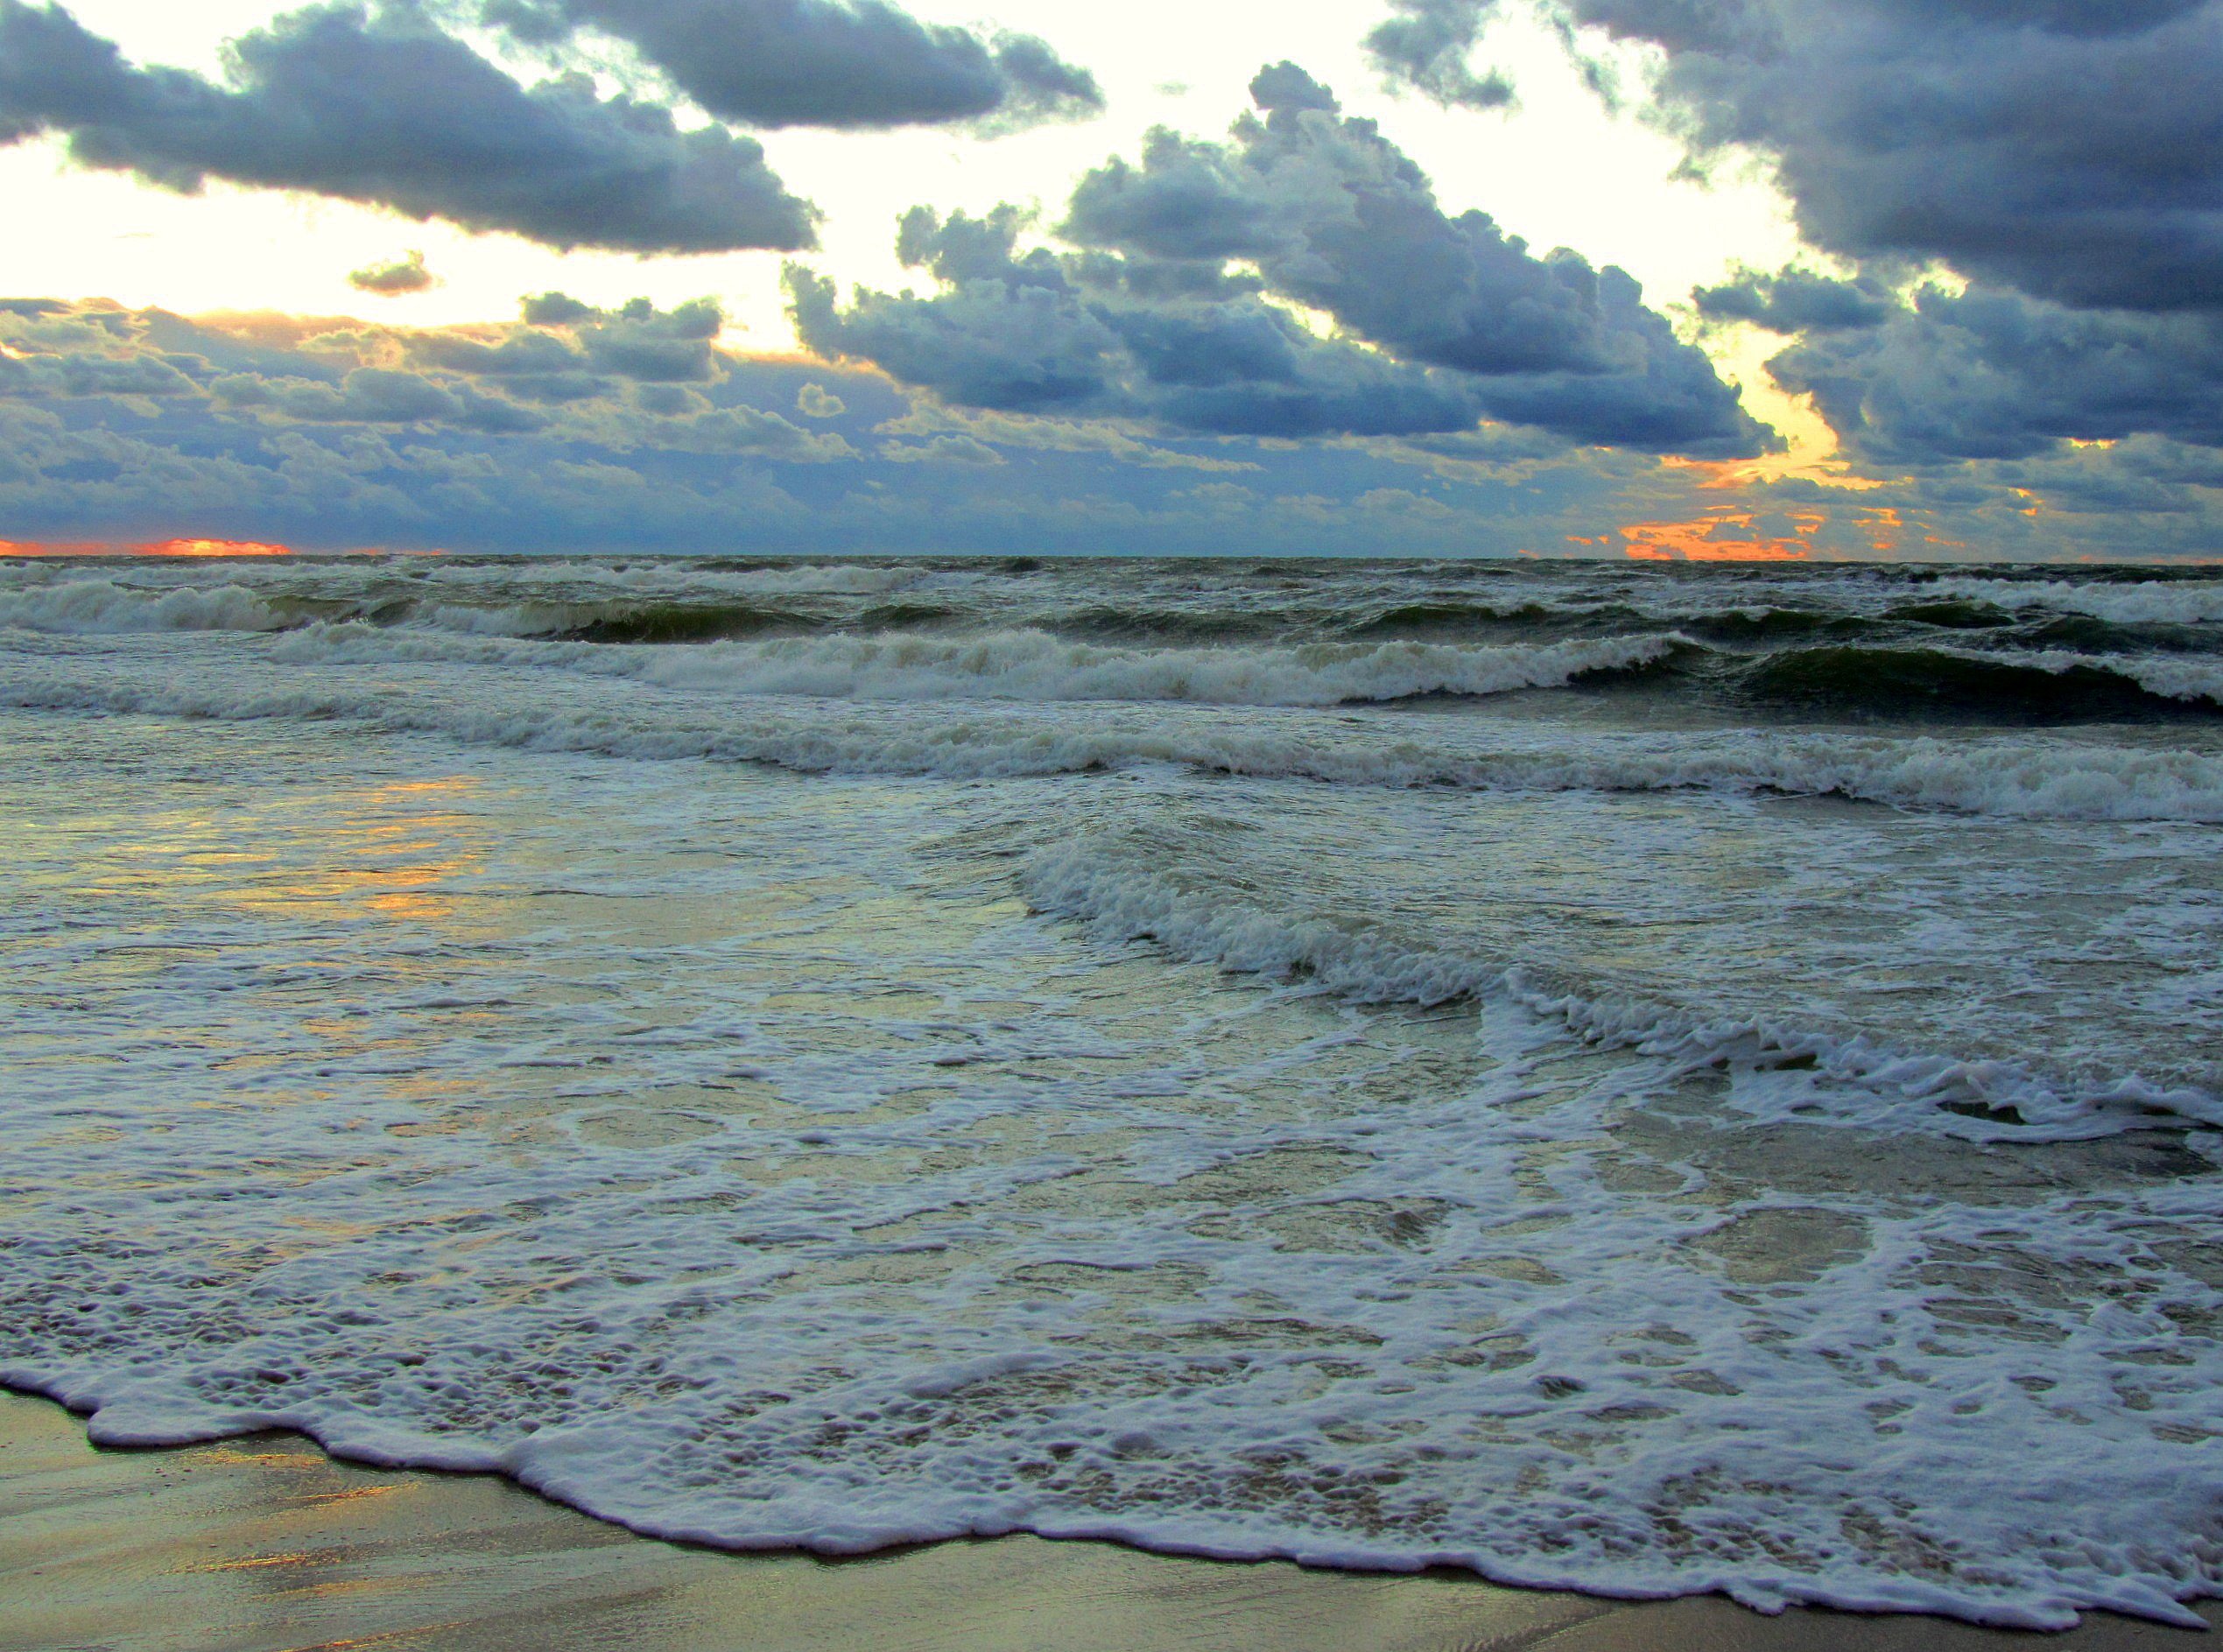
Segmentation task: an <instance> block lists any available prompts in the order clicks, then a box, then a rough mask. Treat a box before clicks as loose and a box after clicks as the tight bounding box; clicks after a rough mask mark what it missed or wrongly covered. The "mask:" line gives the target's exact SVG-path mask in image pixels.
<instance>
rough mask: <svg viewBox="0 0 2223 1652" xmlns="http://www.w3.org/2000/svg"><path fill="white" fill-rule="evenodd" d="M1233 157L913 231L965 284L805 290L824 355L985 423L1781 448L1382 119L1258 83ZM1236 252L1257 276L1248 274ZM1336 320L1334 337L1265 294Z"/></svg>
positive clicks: (1159, 141)
mask: <svg viewBox="0 0 2223 1652" xmlns="http://www.w3.org/2000/svg"><path fill="white" fill-rule="evenodd" d="M1252 94H1253V96H1254V97H1255V98H1256V100H1257V102H1258V103H1259V106H1260V107H1261V109H1263V111H1264V118H1263V120H1262V119H1260V118H1258V117H1257V116H1244V117H1243V118H1242V120H1241V121H1239V122H1238V123H1236V125H1235V131H1234V137H1233V139H1232V141H1231V142H1228V143H1225V144H1217V143H1207V142H1203V141H1199V140H1196V139H1192V138H1185V137H1178V136H1177V135H1175V134H1173V133H1171V132H1166V131H1159V132H1156V133H1153V134H1152V135H1151V136H1150V139H1149V140H1148V143H1147V144H1146V146H1145V149H1144V152H1143V159H1142V162H1141V164H1140V165H1129V164H1128V163H1127V162H1125V161H1122V160H1114V161H1112V162H1110V163H1109V164H1108V165H1105V166H1104V167H1102V168H1101V169H1100V170H1098V171H1096V172H1091V173H1089V174H1088V175H1087V177H1085V178H1083V179H1081V181H1080V184H1079V185H1078V186H1077V187H1076V188H1075V191H1074V193H1073V200H1072V205H1071V207H1070V210H1069V213H1068V215H1067V217H1066V221H1065V223H1064V224H1063V225H1062V226H1061V233H1062V234H1063V235H1065V236H1066V238H1067V239H1069V240H1071V241H1073V242H1074V243H1078V244H1079V245H1080V247H1081V248H1082V249H1083V250H1082V251H1081V252H1080V253H1078V254H1063V255H1060V254H1054V253H1052V252H1049V251H1046V250H1033V251H1030V252H1027V253H1025V254H1020V253H1018V252H1017V250H1016V237H1017V234H1018V231H1019V229H1020V228H1021V224H1022V220H1021V218H1020V216H1019V214H1017V212H1016V211H1015V210H1014V209H1012V208H1009V207H1005V208H1002V209H999V210H998V211H997V212H995V213H992V214H988V216H987V217H985V218H974V217H969V216H967V215H966V214H957V215H955V216H953V217H952V218H950V219H947V220H942V219H939V218H938V217H936V216H935V215H934V214H932V213H928V212H925V210H924V209H918V210H915V211H913V212H912V213H911V214H907V215H906V217H905V219H904V224H903V227H902V229H901V232H900V235H899V237H898V247H899V250H900V251H901V253H902V255H903V257H904V259H905V261H906V262H908V263H911V264H920V265H924V266H925V267H926V268H928V269H930V270H932V271H933V273H934V274H935V275H936V276H938V277H939V278H941V279H942V280H943V281H945V282H946V283H947V284H949V290H948V291H946V292H943V293H941V294H939V295H937V296H933V297H928V298H913V297H911V296H908V295H905V296H904V297H900V298H898V297H890V296H889V295H886V294H882V293H860V294H859V295H858V296H857V298H856V299H855V302H854V303H853V304H852V305H851V306H850V307H849V308H848V309H847V310H846V311H845V310H841V309H840V308H838V307H837V306H836V305H835V304H834V296H833V292H832V288H831V286H830V285H828V284H827V283H824V282H821V281H819V280H817V279H816V278H813V277H811V276H809V275H807V274H800V273H798V275H797V276H796V277H795V278H794V284H793V292H794V296H795V306H796V315H797V320H798V326H799V327H800V328H801V331H802V335H803V338H804V341H805V342H806V343H807V344H809V345H810V346H811V347H812V348H814V349H818V350H820V351H822V352H825V353H827V354H831V355H845V356H849V357H852V358H856V359H862V360H869V361H871V362H876V364H878V365H880V366H881V367H883V368H885V369H887V370H888V371H889V372H890V373H892V374H894V375H895V376H897V378H900V379H903V380H904V381H905V382H907V383H914V384H919V385H924V386H926V387H928V388H930V389H932V390H933V391H934V392H935V393H936V394H937V395H939V396H942V397H946V398H947V399H948V400H951V401H953V402H957V403H960V404H965V405H969V406H975V407H989V408H998V409H1003V410H1007V411H1029V412H1040V411H1093V412H1119V413H1123V414H1127V415H1129V416H1134V417H1143V418H1158V419H1163V420H1164V421H1165V422H1166V423H1168V424H1170V425H1175V426H1177V427H1178V428H1182V429H1188V430H1199V431H1212V432H1239V433H1242V434H1249V435H1269V434H1277V435H1291V436H1295V435H1317V434H1323V433H1330V432H1333V433H1343V434H1369V435H1386V434H1417V433H1421V432H1431V431H1448V430H1457V429H1463V428H1467V427H1468V426H1471V425H1474V423H1475V422H1476V420H1477V419H1478V418H1481V417H1483V416H1485V415H1488V416H1491V417H1495V418H1509V419H1516V420H1520V421H1522V422H1525V423H1530V424H1536V425H1541V426H1543V427H1544V428H1546V429H1550V430H1553V431H1556V432H1561V433H1563V434H1565V435H1568V436H1571V437H1573V438H1575V439H1579V440H1581V441H1586V442H1598V443H1620V444H1627V445H1631V446H1641V447H1645V448H1648V449H1651V450H1655V451H1664V452H1685V453H1708V454H1721V455H1728V454H1743V453H1754V452H1757V451H1759V450H1760V449H1761V448H1762V446H1765V444H1766V437H1765V435H1764V433H1763V432H1762V431H1761V430H1760V428H1759V427H1758V426H1757V425H1755V424H1754V423H1753V422H1752V420H1751V419H1750V418H1748V416H1747V415H1746V414H1745V413H1744V412H1743V411H1742V409H1741V407H1739V405H1738V404H1737V400H1736V395H1735V392H1734V390H1731V389H1730V388H1729V387H1728V386H1727V385H1726V384H1724V383H1722V382H1721V381H1720V378H1719V377H1718V376H1716V374H1715V373H1714V371H1713V367H1712V365H1711V364H1710V363H1709V362H1707V360H1706V357H1705V355H1703V354H1702V353H1701V352H1699V350H1697V349H1696V348H1693V347H1692V346H1689V345H1686V344H1684V343H1682V342H1680V341H1678V340H1677V339H1676V337H1675V336H1674V334H1673V331H1672V329H1671V327H1669V325H1668V323H1667V321H1666V320H1665V319H1664V317H1662V316H1660V315H1658V314H1657V313H1655V312H1653V311H1651V310H1649V309H1647V308H1646V307H1645V306H1644V304H1643V297H1642V293H1641V292H1640V290H1639V288H1638V287H1637V285H1636V282H1635V281H1634V280H1633V279H1631V278H1629V276H1628V275H1627V274H1626V273H1624V272H1623V271H1621V270H1618V269H1614V268H1610V267H1609V268H1607V269H1604V270H1594V269H1593V268H1592V267H1591V266H1590V264H1587V263H1586V261H1584V260H1583V259H1582V258H1580V257H1578V256H1576V255H1575V254H1573V253H1571V252H1565V251H1560V252H1556V253H1553V254H1551V255H1550V256H1549V257H1544V258H1537V257H1533V256H1531V255H1530V253H1529V251H1528V250H1527V248H1526V247H1525V246H1524V245H1523V243H1521V242H1520V241H1519V240H1518V239H1517V238H1515V237H1511V236H1508V235H1504V234H1503V233H1502V231H1501V230H1500V229H1499V228H1497V226H1496V225H1495V223H1494V222H1492V221H1491V220H1490V219H1489V218H1488V217H1487V216H1486V215H1484V214H1481V213H1467V214H1462V215H1460V216H1459V217H1457V218H1452V217H1448V216H1446V214H1444V213H1443V211H1442V210H1441V208H1440V207H1438V206H1437V204H1436V200H1435V198H1434V194H1433V193H1432V190H1431V189H1430V187H1429V184H1428V180H1427V179H1426V178H1425V176H1424V175H1423V174H1422V172H1420V170H1419V168H1418V167H1417V166H1415V165H1413V164H1412V162H1411V161H1410V159H1408V158H1406V157H1405V156H1404V155H1403V153H1402V152H1400V151H1398V150H1397V149H1396V148H1395V147H1394V146H1393V145H1392V144H1389V142H1388V141H1387V140H1386V139H1384V138H1383V137H1382V136H1381V134H1380V132H1379V131H1378V130H1376V129H1375V126H1374V124H1373V123H1371V122H1368V121H1362V120H1346V119H1344V118H1342V116H1340V113H1339V112H1338V110H1337V108H1336V104H1335V101H1334V99H1333V97H1332V96H1331V95H1329V94H1328V92H1327V91H1326V88H1323V87H1321V86H1320V85H1319V83H1318V82H1317V81H1313V80H1312V78H1311V77H1310V76H1309V75H1307V74H1305V73H1304V72H1303V71H1302V70H1301V69H1298V68H1297V67H1295V66H1293V65H1291V64H1278V65H1276V66H1274V67H1271V68H1270V69H1268V70H1266V71H1264V72H1263V73H1262V74H1260V75H1259V76H1258V78H1257V80H1256V81H1255V82H1254V83H1253V87H1252ZM1230 260H1242V261H1247V262H1248V263H1249V264H1255V266H1256V270H1257V271H1258V274H1257V275H1256V276H1255V277H1252V276H1249V275H1248V274H1235V275H1231V274H1229V273H1228V269H1227V264H1228V261H1230ZM1262 288H1263V291H1264V292H1270V293H1272V294H1275V295H1277V296H1279V297H1281V298H1283V299H1293V300H1295V301H1296V302H1297V303H1298V304H1301V305H1304V306H1309V307H1311V308H1312V309H1315V310H1319V311H1322V312H1325V313H1326V314H1327V315H1329V316H1331V317H1332V318H1333V320H1335V321H1336V322H1337V323H1338V324H1339V325H1340V327H1342V328H1344V329H1345V330H1347V333H1349V334H1353V335H1354V337H1351V338H1340V337H1338V338H1327V339H1323V338H1320V337H1318V336H1316V335H1315V334H1314V333H1313V332H1312V330H1310V329H1309V328H1308V327H1305V325H1303V324H1301V323H1300V322H1298V320H1295V319H1294V318H1293V317H1292V316H1291V314H1290V313H1288V311H1287V310H1286V309H1285V308H1284V306H1279V305H1276V304H1271V303H1268V302H1266V301H1265V300H1264V299H1263V297H1262V296H1261V291H1260V290H1261V289H1262Z"/></svg>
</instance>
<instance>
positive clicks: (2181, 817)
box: [0, 632, 2223, 822]
mask: <svg viewBox="0 0 2223 1652" xmlns="http://www.w3.org/2000/svg"><path fill="white" fill-rule="evenodd" d="M315 635H316V634H315V633H304V632H296V633H293V634H292V636H288V637H286V638H284V639H281V640H280V641H279V643H278V645H277V647H276V648H275V649H274V650H272V652H273V654H275V655H277V656H278V657H279V658H280V659H281V660H286V661H290V660H292V659H296V658H299V657H300V656H301V654H302V653H303V652H304V650H301V649H300V648H299V644H300V643H303V642H305V641H306V640H308V639H310V638H312V637H313V636H315ZM372 635H373V636H376V637H377V638H381V639H386V640H403V641H408V640H411V639H407V638H396V637H395V634H392V633H373V634H372ZM327 636H328V633H327ZM414 640H416V641H419V642H421V643H430V644H432V645H433V646H434V647H436V648H439V649H440V650H442V651H441V652H440V654H439V656H438V657H441V658H449V659H452V658H453V657H454V655H455V653H457V652H459V651H468V650H473V649H475V650H479V651H480V657H483V658H487V659H490V660H494V661H496V662H499V661H500V660H501V659H503V657H504V655H505V651H506V650H509V649H511V648H513V647H515V646H517V645H516V644H513V643H509V642H507V641H506V640H504V639H498V638H483V639H467V638H453V639H427V638H418V639H414ZM580 652H582V653H586V652H589V650H584V649H583V648H582V649H581V650H580ZM381 657H387V656H381ZM589 700H591V703H588V701H589ZM0 703H6V704H11V705H16V706H27V707H41V706H43V707H47V708H52V709H91V710H102V711H116V712H140V713H150V714H161V715H172V716H187V717H205V718H210V719H216V720H222V721H243V720H259V719H274V720H301V721H329V720H331V719H334V718H346V719H353V720H359V721H364V722H367V723H369V724H372V725H374V726H377V727H381V728H390V729H394V730H397V731H401V732H410V733H423V734H433V735H446V736H447V737H450V738H453V739H456V740H459V741H462V742H466V743H471V744H487V745H497V746H511V747H518V748H525V749H545V750H562V751H591V752H597V753H601V754H602V755H605V756H613V757H623V758H634V759H640V760H644V761H666V760H688V759H707V760H711V761H722V762H738V763H767V764H770V765H773V766H776V767H779V768H784V769H789V770H796V771H798V772H803V773H850V774H889V775H920V776H937V777H946V778H952V779H998V778H1011V777H1022V776H1041V775H1053V774H1079V773H1087V772H1092V771H1121V770H1135V769H1138V768H1144V767H1149V766H1151V765H1157V764H1165V765H1174V766H1178V767H1182V768H1187V769H1192V770H1201V771H1205V772H1210V773H1218V774H1228V775H1239V776H1242V777H1248V778H1253V779H1261V780H1293V781H1311V782H1317V783H1320V784H1327V785H1335V786H1353V787H1380V788H1384V789H1397V790H1418V789H1443V790H1451V791H1537V792H1562V791H1601V792H1671V791H1713V792H1720V793H1727V794H1741V795H1752V794H1773V795H1782V796H1790V797H1839V798H1847V799H1851V800H1854V801H1857V802H1864V803H1875V804H1880V805H1887V806H1889V807H1894V808H1900V809H1906V810H1911V811H1915V812H1942V813H1958V814H1967V815H1973V816H1990V817H1996V818H2001V819H2026V820H2062V821H2078V820H2084V821H2100V820H2107V821H2138V820H2152V821H2168V820H2175V821H2188V822H2223V758H2219V757H2218V756H2212V755H2205V754H2202V753H2198V752H2193V751H2184V750H2164V749H2140V748H2136V747H2128V748H2126V747H2121V746H2103V745H2096V744H2088V743H2084V742H2072V741H2058V740H2038V739H2030V738H2000V739H1989V740H1982V741H1970V740H1957V741H1944V740H1938V739H1935V738H1931V737H1928V736H1910V737H1895V736H1888V735H1843V734H1811V735H1785V734H1777V733H1769V732H1766V731H1762V730H1758V729H1732V730H1727V731H1715V732H1695V731H1694V732H1689V733H1682V734H1676V733H1665V732H1664V733H1661V734H1657V735H1607V734H1597V735H1572V734H1569V733H1567V732H1565V731H1559V732H1556V733H1554V734H1552V735H1550V736H1548V737H1546V738H1544V739H1543V740H1540V741H1538V742H1534V743H1529V744H1520V743H1514V735H1515V732H1516V731H1511V730H1503V729H1500V730H1496V731H1494V732H1495V739H1493V738H1492V735H1489V734H1485V735H1483V736H1482V738H1481V741H1479V742H1478V741H1467V742H1463V743H1462V742H1460V740H1459V739H1457V738H1456V737H1455V735H1454V736H1453V737H1451V738H1445V739H1438V740H1429V739H1416V738H1412V737H1410V736H1402V737H1401V736H1395V735H1389V734H1388V731H1386V730H1385V729H1383V728H1382V727H1380V726H1379V725H1376V726H1374V727H1369V728H1363V729H1359V730H1353V729H1348V728H1333V727H1322V726H1320V725H1319V723H1318V722H1317V721H1309V720H1308V721H1305V722H1304V723H1303V724H1301V725H1299V726H1298V727H1294V728H1291V727H1288V726H1285V725H1277V724H1266V725H1263V726H1260V725H1256V724H1243V723H1238V722H1236V721H1234V720H1233V719H1232V718H1231V717H1228V716H1227V715H1224V714H1212V715H1206V714H1203V713H1201V712H1199V713H1197V714H1191V716H1190V718H1189V720H1188V721H1184V722H1170V721H1166V720H1165V718H1164V716H1163V714H1157V713H1150V714H1135V715H1132V716H1128V715H1123V714H1120V713H1118V712H1117V711H1115V710H1110V709H1108V708H1107V709H1106V710H1103V711H1098V712H1092V713H1091V714H1088V715H1087V717H1086V718H1085V720H1084V719H1080V718H1076V717H1073V716H1072V715H1070V714H1065V715H1058V716H1045V715H1040V714H1029V713H1024V712H999V711H988V712H982V713H976V714H963V715H951V714H947V713H946V711H944V710H943V709H941V708H940V707H939V706H919V707H916V708H911V707H905V706H890V707H889V708H887V710H886V711H884V712H874V713H871V714H865V713H862V712H851V711H847V710H841V709H836V708H834V707H825V708H816V707H806V708H802V709H796V708H792V707H774V706H763V705H751V706H749V707H748V708H747V711H746V714H742V715H736V714H734V713H731V712H727V711H723V710H721V709H720V708H718V707H716V706H714V705H713V706H702V705H701V704H700V701H698V700H697V699H695V698H694V697H693V696H683V697H676V698H674V699H668V700H667V699H664V698H662V697H660V696H659V697H657V698H655V699H642V698H640V697H638V696H630V697H628V698H627V699H624V700H623V701H614V700H610V699H606V698H600V697H591V696H590V697H586V698H584V699H581V700H580V701H578V702H576V703H566V700H565V699H563V698H562V697H560V696H551V695H549V694H547V693H545V692H539V691H537V690H536V689H535V688H534V686H533V685H532V684H531V682H529V681H527V682H523V683H517V684H510V685H501V684H499V683H493V684H489V685H484V686H483V688H478V687H475V688H474V689H473V691H472V692H467V693H462V694H457V695H454V696H450V697H442V696H436V695H428V694H420V693H410V692H402V693H397V692H393V691H392V690H391V689H390V688H389V687H387V686H386V685H383V684H380V683H376V682H368V683H358V684H323V685H318V684H314V683H311V682H287V683H283V684H279V683H273V682H264V683H262V684H259V685H246V684H238V685H227V684H224V683H221V682H218V681H215V680H214V679H213V675H212V677H210V678H200V679H196V680H191V681H181V680H179V679H176V678H158V679H154V680H143V681H136V682H117V681H114V680H109V681H102V682H95V681H90V680H87V679H85V678H73V677H70V676H67V675H64V674H63V673H60V672H58V671H46V672H40V671H28V670H26V671H18V672H17V673H15V674H14V675H13V676H12V677H11V678H0ZM1484 742H1488V743H1484Z"/></svg>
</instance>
